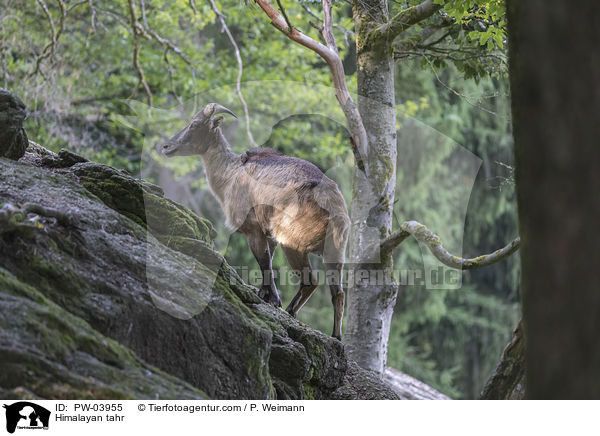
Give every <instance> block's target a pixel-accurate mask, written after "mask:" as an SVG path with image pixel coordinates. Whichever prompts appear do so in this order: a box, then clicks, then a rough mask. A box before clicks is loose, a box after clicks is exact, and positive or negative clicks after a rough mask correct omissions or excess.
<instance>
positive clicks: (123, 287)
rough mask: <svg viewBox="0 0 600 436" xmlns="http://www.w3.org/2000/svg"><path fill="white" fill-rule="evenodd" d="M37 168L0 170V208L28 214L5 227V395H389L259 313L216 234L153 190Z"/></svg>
mask: <svg viewBox="0 0 600 436" xmlns="http://www.w3.org/2000/svg"><path fill="white" fill-rule="evenodd" d="M30 154H32V155H33V154H34V152H32V153H30ZM63 156H64V159H67V160H68V161H69V162H71V161H77V160H78V159H76V158H74V157H73V156H68V157H67V155H66V154H64V153H63ZM41 160H43V159H42V158H41V157H35V156H28V157H27V159H26V160H25V161H23V162H13V161H9V160H5V159H0V205H1V204H9V203H10V204H11V205H14V207H15V208H17V210H25V209H27V210H28V211H29V212H27V213H23V216H19V220H17V221H18V222H13V223H12V224H11V225H9V224H7V223H8V221H9V220H7V221H6V222H5V221H3V220H1V219H0V259H1V264H0V267H1V268H3V270H2V272H1V274H0V311H1V316H2V318H1V320H0V323H1V324H2V325H1V327H2V332H1V333H0V334H2V335H3V336H2V340H1V341H0V347H5V348H3V349H2V350H0V351H1V352H2V357H3V359H2V362H1V363H0V365H3V366H1V367H0V395H4V396H15V395H17V396H20V395H22V396H23V398H29V397H30V396H31V395H34V396H40V397H44V398H132V397H135V398H151V397H155V396H156V395H159V397H161V398H200V397H201V398H206V397H210V398H213V399H276V398H281V399H283V398H298V399H303V398H314V399H327V398H341V397H343V398H367V397H369V394H368V393H369V392H373V394H372V395H371V396H370V397H372V398H397V396H395V394H393V392H391V393H390V392H389V391H388V390H386V388H385V386H386V384H385V383H384V382H383V381H381V380H380V379H378V378H377V377H369V376H368V375H367V374H366V372H365V371H363V370H361V369H360V368H358V367H355V366H352V365H351V362H350V361H349V360H348V358H347V356H346V353H345V352H344V347H343V344H342V343H341V342H340V341H338V340H336V339H333V338H332V337H330V336H328V335H325V334H323V333H321V332H318V331H316V330H314V329H311V328H310V327H307V326H305V325H303V324H301V323H300V322H298V321H297V320H296V319H294V318H292V317H290V316H289V314H287V313H286V312H285V311H283V310H281V309H276V308H274V307H272V306H270V305H267V304H264V303H263V302H262V301H261V300H260V299H259V298H258V296H257V295H256V289H255V288H253V287H251V286H248V285H247V284H245V283H244V282H243V281H242V280H241V279H240V277H239V276H238V275H237V273H236V272H235V271H234V270H233V269H232V268H231V267H230V266H229V265H228V264H227V262H226V261H225V259H223V257H222V256H221V255H220V254H219V253H217V252H215V251H214V250H213V249H212V248H211V245H210V242H211V239H212V237H213V235H214V230H213V229H212V226H210V224H209V223H208V222H206V221H205V220H203V219H201V218H199V217H198V216H196V215H195V214H194V213H193V212H192V211H190V210H189V209H186V208H184V207H183V206H180V205H177V204H176V203H174V202H172V201H170V200H168V199H165V198H164V197H163V196H162V192H161V191H160V189H159V188H158V187H156V186H154V185H151V184H148V183H146V182H144V181H140V180H137V179H134V178H133V177H131V176H130V175H128V174H126V173H124V172H121V171H118V170H116V169H114V168H111V167H108V166H106V165H101V164H97V163H93V162H76V163H74V164H73V165H71V166H67V167H62V166H53V167H48V166H45V165H44V164H43V163H42V162H41ZM65 162H66V161H65ZM61 165H62V164H61ZM26 204H29V205H34V207H33V208H25V207H24V205H26ZM37 206H40V207H37ZM148 206H151V207H148ZM14 216H16V215H11V217H14ZM65 217H67V218H68V219H66V218H65ZM29 221H31V222H35V225H34V226H28V225H25V224H26V223H28V222H29ZM22 314H26V316H21V315H22ZM19 344H22V345H21V348H19ZM5 356H6V357H5ZM203 392H204V393H205V394H203ZM353 393H354V394H353ZM353 395H354V396H353ZM386 395H387V396H386Z"/></svg>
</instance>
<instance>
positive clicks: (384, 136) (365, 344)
mask: <svg viewBox="0 0 600 436" xmlns="http://www.w3.org/2000/svg"><path fill="white" fill-rule="evenodd" d="M254 1H255V2H256V3H257V4H258V6H259V7H260V8H261V9H262V10H263V11H264V12H265V13H266V14H267V16H268V17H269V18H270V19H271V23H272V24H273V25H274V26H275V27H276V28H277V29H279V30H280V31H281V32H282V33H283V34H284V35H286V36H287V37H288V38H290V39H291V40H292V41H295V42H296V43H298V44H300V45H302V46H304V47H306V48H308V49H309V50H312V51H314V52H315V53H316V54H318V55H319V56H321V57H322V58H323V59H324V60H325V61H326V62H327V65H328V66H329V69H330V71H331V77H332V82H333V85H334V88H335V94H336V98H337V100H338V102H339V105H340V108H341V109H342V110H343V112H344V115H345V116H346V120H347V127H348V129H349V131H350V134H351V138H352V141H351V142H352V150H353V152H354V156H355V161H356V162H355V163H356V169H355V178H354V186H353V196H352V217H351V218H352V230H351V233H350V241H349V242H350V255H349V259H348V260H349V262H348V263H349V265H350V266H351V268H352V269H353V272H354V274H353V280H352V282H351V286H350V289H348V291H349V292H348V309H347V318H346V330H345V333H344V342H345V344H346V350H347V351H348V353H349V354H350V356H351V357H352V358H353V359H354V360H355V361H356V362H357V363H358V364H359V365H360V366H362V367H363V368H366V369H370V370H373V371H375V372H377V373H379V374H380V375H383V372H384V369H385V364H386V358H387V343H388V338H389V334H390V325H391V320H392V313H393V310H394V304H395V302H396V296H397V294H398V285H397V283H395V282H394V281H393V280H392V274H391V269H392V267H393V265H392V257H391V254H392V251H393V250H394V248H396V247H397V246H398V245H399V244H401V243H402V242H403V241H404V240H405V239H406V238H407V237H408V236H413V237H415V238H416V239H417V240H418V241H420V242H421V243H423V244H424V245H426V246H428V247H429V249H430V250H431V252H432V253H433V254H434V256H435V257H436V258H437V259H438V260H440V262H442V263H443V264H444V265H447V266H449V267H451V268H456V269H475V268H481V267H484V266H487V265H489V264H491V263H495V262H498V261H500V260H502V259H504V258H506V257H507V256H510V255H511V254H512V253H514V251H515V250H517V249H518V247H519V238H517V239H515V240H514V241H512V242H511V243H510V244H508V245H507V246H506V247H504V248H502V249H500V250H496V251H495V252H494V253H491V254H488V255H483V256H479V257H476V258H473V259H462V258H459V257H457V256H453V255H451V254H450V253H449V252H448V251H447V250H446V249H445V248H444V247H443V246H442V244H441V241H440V239H439V237H438V236H437V235H435V234H434V233H433V232H431V231H430V230H429V229H427V228H426V227H425V226H424V225H422V224H420V223H418V222H416V221H406V222H404V223H402V224H401V225H400V229H398V230H397V231H396V232H394V233H392V218H393V204H394V194H395V193H394V189H395V185H396V154H397V151H396V115H395V112H396V109H395V94H394V59H393V50H392V43H393V40H394V38H395V37H396V36H398V35H399V34H401V33H402V32H404V31H406V30H407V29H408V28H410V26H412V25H414V24H417V23H420V22H421V21H423V20H425V19H427V18H429V17H431V16H432V15H433V14H434V13H436V11H438V10H439V9H440V8H441V7H442V5H441V4H438V3H434V2H433V0H424V1H423V2H422V3H420V4H418V5H415V6H412V7H409V8H406V9H403V10H401V11H400V12H398V13H397V14H396V15H394V16H393V17H390V16H389V5H388V3H387V1H386V0H360V1H358V0H356V1H355V3H354V5H353V14H354V20H355V29H356V49H357V62H358V74H357V80H358V94H359V96H358V107H357V105H356V104H355V102H354V100H353V98H352V96H351V95H350V92H349V91H348V87H347V84H346V77H345V74H344V68H343V64H342V60H341V58H340V56H339V53H338V49H337V45H336V41H335V37H334V35H333V31H332V28H333V22H332V20H333V16H332V5H331V0H322V3H323V26H320V27H318V28H320V30H321V33H322V36H323V39H324V41H325V44H326V45H325V44H322V43H321V42H319V41H317V40H314V39H312V38H310V37H309V36H307V35H306V34H303V33H302V32H300V31H299V30H298V29H297V28H295V27H293V25H292V24H291V23H290V22H289V18H288V17H287V16H285V14H284V13H283V9H282V6H281V4H279V3H278V4H279V8H280V9H279V10H278V9H277V8H275V7H274V6H273V5H272V4H271V2H270V1H269V0H254ZM448 1H449V0H448Z"/></svg>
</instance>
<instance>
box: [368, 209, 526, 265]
mask: <svg viewBox="0 0 600 436" xmlns="http://www.w3.org/2000/svg"><path fill="white" fill-rule="evenodd" d="M410 235H412V236H413V237H414V238H415V239H416V240H417V241H419V242H421V243H423V244H425V245H426V246H427V247H428V248H429V250H431V253H433V255H434V256H435V257H436V258H437V259H438V260H439V261H440V262H442V263H443V264H444V265H446V266H448V267H450V268H454V269H460V270H467V269H478V268H483V267H485V266H488V265H491V264H493V263H496V262H500V261H501V260H504V259H506V258H507V257H508V256H510V255H511V254H513V253H514V252H515V251H517V250H518V249H519V246H520V244H521V238H519V237H517V238H515V239H514V240H513V241H512V242H510V243H509V244H508V245H506V246H505V247H503V248H501V249H499V250H496V251H494V252H493V253H490V254H484V255H482V256H478V257H474V258H472V259H463V258H460V257H458V256H454V255H452V254H450V253H449V252H448V251H447V250H446V249H445V248H444V247H443V246H442V241H441V239H440V237H439V236H438V235H436V234H435V233H433V232H432V231H431V230H429V229H428V228H427V227H425V226H424V225H423V224H421V223H419V222H417V221H406V222H404V223H402V225H401V226H400V230H398V231H396V232H394V233H393V234H392V235H390V236H389V237H388V238H387V239H385V240H384V241H383V242H382V243H381V244H380V246H379V252H380V256H381V257H385V256H387V255H389V254H390V253H391V252H392V251H393V250H394V248H396V247H397V246H398V245H400V244H401V243H402V242H403V241H404V240H405V239H406V238H407V237H408V236H410Z"/></svg>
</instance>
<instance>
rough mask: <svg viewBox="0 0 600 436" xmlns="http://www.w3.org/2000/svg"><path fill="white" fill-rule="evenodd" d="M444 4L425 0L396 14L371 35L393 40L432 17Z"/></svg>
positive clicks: (376, 37)
mask: <svg viewBox="0 0 600 436" xmlns="http://www.w3.org/2000/svg"><path fill="white" fill-rule="evenodd" d="M443 6H444V5H443V4H436V3H434V2H433V1H432V0H425V1H424V2H423V3H420V4H418V5H415V6H411V7H410V8H406V9H403V10H401V11H400V12H398V13H397V14H396V15H394V16H393V17H392V18H391V19H390V21H388V22H387V23H385V24H383V25H381V26H379V27H377V28H376V29H375V30H373V31H372V32H371V35H370V37H371V38H375V39H379V38H382V39H386V40H388V41H391V40H393V39H394V38H395V37H396V36H398V35H400V34H401V33H402V32H405V31H406V30H407V29H408V28H409V27H411V26H413V25H415V24H417V23H419V22H421V21H423V20H425V19H426V18H429V17H431V16H432V15H433V14H435V13H436V12H437V11H439V10H440V9H442V7H443Z"/></svg>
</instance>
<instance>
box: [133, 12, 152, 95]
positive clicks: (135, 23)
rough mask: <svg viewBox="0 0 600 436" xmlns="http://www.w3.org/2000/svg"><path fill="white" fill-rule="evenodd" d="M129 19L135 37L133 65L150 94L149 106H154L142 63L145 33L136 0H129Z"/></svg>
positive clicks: (147, 92)
mask: <svg viewBox="0 0 600 436" xmlns="http://www.w3.org/2000/svg"><path fill="white" fill-rule="evenodd" d="M129 19H130V21H129V23H130V27H131V36H132V37H133V66H134V67H135V69H136V70H137V73H138V78H139V83H141V84H142V86H143V87H144V90H145V91H146V95H147V96H148V106H149V107H152V91H151V90H150V86H149V85H148V82H147V81H146V75H145V74H144V70H143V68H142V65H141V64H140V48H141V42H140V36H141V35H142V34H143V30H142V29H141V27H142V26H141V25H140V24H139V22H138V19H137V13H136V8H135V3H134V0H129Z"/></svg>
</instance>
